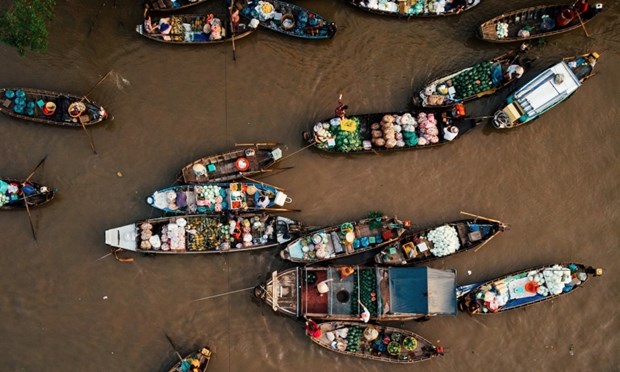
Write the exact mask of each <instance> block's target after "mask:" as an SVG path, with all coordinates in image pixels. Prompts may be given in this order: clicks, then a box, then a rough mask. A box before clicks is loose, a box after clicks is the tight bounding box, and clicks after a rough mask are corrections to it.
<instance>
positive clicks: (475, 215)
mask: <svg viewBox="0 0 620 372" xmlns="http://www.w3.org/2000/svg"><path fill="white" fill-rule="evenodd" d="M460 213H461V214H464V215H466V216H472V217H476V218H482V219H484V220H488V221H492V222H497V223H499V224H501V225H504V223H503V222H502V221H499V220H494V219H492V218H488V217H484V216H479V215H477V214H471V213H467V212H463V211H461V212H460Z"/></svg>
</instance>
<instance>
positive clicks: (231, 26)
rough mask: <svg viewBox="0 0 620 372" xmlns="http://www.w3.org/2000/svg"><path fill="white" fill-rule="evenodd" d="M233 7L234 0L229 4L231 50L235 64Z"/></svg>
mask: <svg viewBox="0 0 620 372" xmlns="http://www.w3.org/2000/svg"><path fill="white" fill-rule="evenodd" d="M234 5H235V0H232V1H231V2H230V10H229V13H230V36H231V39H232V48H233V61H235V62H237V54H236V51H237V50H236V48H235V28H236V27H235V26H236V25H235V22H234V20H233V6H234Z"/></svg>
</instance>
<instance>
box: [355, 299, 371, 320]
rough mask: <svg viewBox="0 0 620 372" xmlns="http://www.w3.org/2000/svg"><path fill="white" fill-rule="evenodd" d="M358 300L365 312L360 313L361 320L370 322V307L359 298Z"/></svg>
mask: <svg viewBox="0 0 620 372" xmlns="http://www.w3.org/2000/svg"><path fill="white" fill-rule="evenodd" d="M357 302H358V303H359V304H360V306H361V307H362V308H363V309H364V312H363V313H361V314H360V320H361V321H362V322H364V323H368V321H369V320H370V311H368V308H367V307H366V306H364V304H363V303H362V301H360V300H357Z"/></svg>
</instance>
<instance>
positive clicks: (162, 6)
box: [144, 0, 209, 12]
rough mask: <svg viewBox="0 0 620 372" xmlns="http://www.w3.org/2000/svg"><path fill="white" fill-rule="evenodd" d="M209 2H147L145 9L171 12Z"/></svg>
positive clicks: (185, 0)
mask: <svg viewBox="0 0 620 372" xmlns="http://www.w3.org/2000/svg"><path fill="white" fill-rule="evenodd" d="M207 1H209V0H146V1H145V4H144V5H145V7H146V8H147V9H149V10H153V11H157V12H171V11H175V10H181V9H186V8H189V7H192V6H196V5H200V4H204V3H206V2H207Z"/></svg>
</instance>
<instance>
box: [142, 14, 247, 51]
mask: <svg viewBox="0 0 620 372" xmlns="http://www.w3.org/2000/svg"><path fill="white" fill-rule="evenodd" d="M149 19H150V24H149V21H145V22H144V23H142V24H139V25H137V26H136V32H137V33H139V34H140V35H142V36H144V37H146V38H148V39H151V40H155V41H159V42H161V43H166V44H181V45H195V44H202V45H204V44H220V43H226V42H231V41H232V36H234V39H235V40H239V39H242V38H244V37H246V36H248V35H250V34H251V33H252V32H254V31H255V29H253V28H250V27H248V25H247V23H244V22H239V23H238V24H237V27H236V28H235V32H234V34H233V33H231V32H230V30H231V27H232V25H231V22H230V15H229V14H219V15H214V14H211V13H210V14H178V15H172V16H169V17H155V18H152V19H151V18H149ZM164 24H165V25H166V26H165V27H166V28H165V31H163V32H161V31H160V30H161V29H162V28H164V26H162V25H164ZM215 24H219V26H216V27H214V26H213V25H215ZM217 29H220V30H221V31H220V32H217V31H216V30H217ZM148 30H151V31H150V32H149V31H148Z"/></svg>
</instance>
